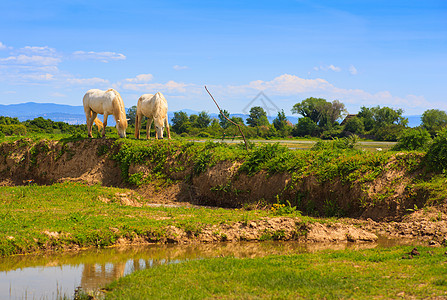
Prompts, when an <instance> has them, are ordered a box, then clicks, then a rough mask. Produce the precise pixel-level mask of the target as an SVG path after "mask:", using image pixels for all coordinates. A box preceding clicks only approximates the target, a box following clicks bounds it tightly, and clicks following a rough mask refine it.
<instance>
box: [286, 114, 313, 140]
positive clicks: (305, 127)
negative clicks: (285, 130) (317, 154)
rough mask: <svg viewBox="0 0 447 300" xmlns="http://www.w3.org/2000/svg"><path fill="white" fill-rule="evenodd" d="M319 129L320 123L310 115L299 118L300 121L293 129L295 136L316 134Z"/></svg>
mask: <svg viewBox="0 0 447 300" xmlns="http://www.w3.org/2000/svg"><path fill="white" fill-rule="evenodd" d="M317 130H318V125H317V124H316V123H315V122H314V121H313V120H312V119H311V118H308V117H304V118H299V119H298V123H297V124H296V125H295V126H294V127H293V129H292V135H293V136H306V135H314V134H315V133H316V132H317Z"/></svg>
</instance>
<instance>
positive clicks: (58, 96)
mask: <svg viewBox="0 0 447 300" xmlns="http://www.w3.org/2000/svg"><path fill="white" fill-rule="evenodd" d="M51 96H52V97H57V98H66V97H67V95H65V94H62V93H58V92H54V93H52V94H51Z"/></svg>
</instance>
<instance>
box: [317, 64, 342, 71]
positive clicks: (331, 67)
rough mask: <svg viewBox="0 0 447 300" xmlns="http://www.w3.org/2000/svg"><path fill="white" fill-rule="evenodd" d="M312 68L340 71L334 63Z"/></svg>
mask: <svg viewBox="0 0 447 300" xmlns="http://www.w3.org/2000/svg"><path fill="white" fill-rule="evenodd" d="M313 69H314V70H315V71H334V72H340V71H341V68H340V67H336V66H334V65H329V66H319V67H314V68H313Z"/></svg>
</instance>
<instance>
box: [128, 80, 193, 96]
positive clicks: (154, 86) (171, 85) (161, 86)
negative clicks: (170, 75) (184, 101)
mask: <svg viewBox="0 0 447 300" xmlns="http://www.w3.org/2000/svg"><path fill="white" fill-rule="evenodd" d="M194 86H195V85H194V84H186V83H182V82H175V81H172V80H170V81H168V82H166V83H124V84H122V86H121V87H122V88H123V89H126V90H131V91H140V92H150V93H153V94H155V93H156V92H165V93H187V90H188V89H189V88H192V87H194Z"/></svg>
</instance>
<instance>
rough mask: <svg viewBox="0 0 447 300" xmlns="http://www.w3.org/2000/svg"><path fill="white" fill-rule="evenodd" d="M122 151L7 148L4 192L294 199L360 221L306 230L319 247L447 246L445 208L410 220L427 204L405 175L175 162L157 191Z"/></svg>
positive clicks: (111, 147) (235, 201) (217, 232)
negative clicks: (139, 179)
mask: <svg viewBox="0 0 447 300" xmlns="http://www.w3.org/2000/svg"><path fill="white" fill-rule="evenodd" d="M118 147H119V146H117V145H115V141H114V140H108V139H85V140H80V141H71V142H56V141H45V140H44V141H39V142H37V143H35V142H33V141H31V140H19V141H16V142H14V143H3V144H1V145H0V153H1V156H0V185H23V184H29V183H30V182H33V183H37V184H52V183H56V182H66V181H79V182H85V183H87V184H102V185H104V186H116V187H127V188H132V189H134V190H135V192H137V193H138V194H140V195H141V196H143V197H144V198H145V199H146V200H147V201H148V202H151V203H165V204H173V203H175V204H178V203H182V202H188V203H192V204H201V205H212V206H223V207H244V206H245V207H248V208H250V207H256V206H258V207H260V206H265V205H269V204H272V203H275V202H276V199H278V197H280V198H281V199H287V201H289V202H290V203H291V205H293V206H296V207H297V208H298V209H299V210H302V211H305V210H307V211H305V212H307V213H311V214H314V215H319V216H325V215H331V214H332V215H336V214H337V213H340V214H342V215H343V216H346V217H351V218H355V219H348V220H347V221H343V224H345V225H337V226H340V227H339V228H337V226H335V227H334V226H332V227H331V226H326V225H325V226H323V225H321V226H323V227H322V228H318V226H320V225H312V226H313V227H309V228H307V229H306V232H307V239H308V240H309V239H310V240H312V239H313V238H312V236H313V235H315V238H314V239H315V240H319V241H323V240H327V241H330V240H331V237H336V236H338V237H337V238H335V239H336V240H344V241H346V240H357V241H360V240H374V237H372V236H371V235H369V233H371V232H375V233H378V234H383V235H388V236H395V237H410V238H419V239H423V240H427V241H430V242H432V243H433V244H446V243H447V229H446V228H447V209H446V206H440V207H438V208H431V210H433V211H432V212H431V211H430V210H419V211H416V212H414V213H413V214H408V213H409V209H412V208H414V207H415V204H416V206H417V207H423V206H424V201H423V199H422V200H421V199H415V198H411V197H407V196H408V195H407V194H406V193H407V191H406V189H405V187H406V186H407V184H408V179H407V177H406V175H407V174H406V171H405V170H404V169H398V168H394V169H393V168H392V169H390V170H389V171H387V172H384V173H382V175H381V176H379V177H378V178H377V179H375V180H374V181H372V182H370V183H368V184H367V185H359V184H356V183H355V182H354V183H343V182H340V181H338V180H332V181H326V182H319V181H318V180H317V179H316V178H315V177H314V176H312V175H308V176H304V177H302V178H300V179H299V180H296V179H295V178H293V176H292V174H288V173H282V174H273V175H271V174H267V173H266V172H264V171H260V172H258V173H256V174H255V175H253V176H248V175H246V174H243V173H239V172H238V168H239V166H240V164H241V163H240V162H230V161H222V162H219V163H217V164H215V165H214V166H212V167H208V168H207V169H206V170H205V171H204V172H202V173H200V174H198V175H197V174H193V172H192V165H191V163H190V164H189V165H188V163H186V167H185V168H182V169H178V170H176V171H172V170H173V169H174V168H172V166H173V165H174V164H175V163H176V162H175V161H173V159H172V158H169V157H168V158H167V159H166V162H165V165H166V166H165V169H164V170H165V173H166V175H167V177H168V178H171V179H173V180H174V183H171V184H169V185H163V188H160V186H159V185H157V184H144V185H142V186H139V187H137V186H132V185H130V184H129V183H127V182H125V180H123V177H122V169H121V168H120V165H119V163H118V162H117V161H115V160H113V159H112V157H113V151H115V152H116V151H118V150H117V149H118ZM390 163H392V162H390ZM170 170H171V171H170ZM150 172H151V164H149V163H142V164H137V165H136V164H131V165H130V166H129V168H128V174H129V175H132V174H136V173H142V174H149V173H150ZM365 187H366V188H365ZM384 191H387V192H388V196H387V197H388V198H387V199H388V200H387V201H382V202H380V203H378V204H376V205H366V206H365V205H364V203H365V201H364V200H365V199H371V198H373V197H376V196H377V195H378V194H381V193H382V194H383V193H384ZM390 191H391V192H390ZM362 201H363V202H362ZM372 202H373V201H372ZM130 205H133V204H130ZM289 221H290V222H292V223H294V222H295V221H293V220H289ZM289 221H285V220H281V219H279V221H278V220H266V221H265V222H266V223H253V224H234V225H232V227H231V228H208V229H207V230H204V231H203V232H202V234H201V237H200V239H201V240H203V241H210V242H211V241H216V240H252V239H254V240H259V239H262V235H263V234H265V233H266V232H270V233H272V234H281V235H283V236H282V237H281V239H290V238H291V237H292V236H293V235H294V234H296V226H295V225H293V226H292V225H291V226H289V225H288V222H289ZM383 221H398V222H383ZM269 222H270V223H269ZM272 222H273V223H272ZM275 222H279V223H278V224H280V229H278V228H279V227H278V228H276V227H277V226H276V225H275V224H276V223H275ZM274 223H275V224H274ZM340 224H342V223H340ZM346 226H348V227H346ZM352 228H363V229H365V231H362V230H360V231H355V230H354V231H353V229H352ZM289 229H290V230H289ZM172 230H173V234H172V236H176V237H179V238H178V239H180V240H182V239H183V238H182V237H185V238H187V239H191V238H192V237H188V233H187V232H179V231H178V229H174V228H173V229H172ZM278 232H279V233H278ZM195 238H197V237H195Z"/></svg>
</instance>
